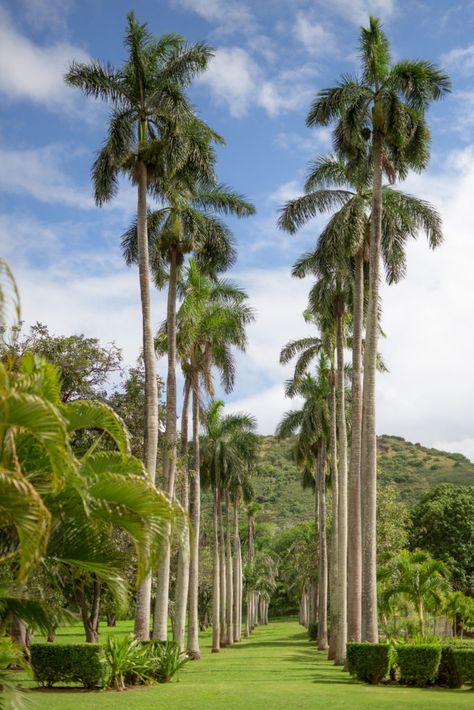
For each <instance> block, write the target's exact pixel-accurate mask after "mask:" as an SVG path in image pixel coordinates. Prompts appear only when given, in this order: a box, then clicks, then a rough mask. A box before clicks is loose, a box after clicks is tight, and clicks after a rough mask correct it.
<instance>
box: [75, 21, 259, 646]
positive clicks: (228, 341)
mask: <svg viewBox="0 0 474 710" xmlns="http://www.w3.org/2000/svg"><path fill="white" fill-rule="evenodd" d="M124 42H125V47H126V50H127V59H126V61H125V63H124V64H123V65H122V67H120V68H114V67H111V66H110V65H109V64H101V63H97V62H94V63H89V64H76V63H74V64H73V65H72V66H71V67H70V70H69V72H68V73H67V75H66V82H67V83H68V84H70V85H72V86H75V87H78V88H80V89H81V90H82V91H83V92H84V93H86V94H87V95H91V96H93V97H96V98H100V99H103V100H104V101H106V102H107V103H108V104H109V105H110V106H111V113H110V119H109V125H108V134H107V137H106V140H105V143H104V145H103V147H102V148H101V150H100V151H99V153H98V155H97V158H96V160H95V162H94V165H93V169H92V180H93V184H94V191H95V199H96V202H97V204H98V205H99V206H100V205H102V204H104V203H105V202H107V201H109V200H111V199H112V198H114V197H115V195H116V193H117V190H118V180H119V178H120V176H121V175H124V176H125V177H126V178H128V179H129V180H131V181H132V183H133V184H135V185H136V186H137V216H136V219H135V220H134V222H133V224H132V225H131V226H130V228H129V229H128V230H127V232H126V233H125V234H124V236H123V242H122V246H123V253H124V256H125V259H126V261H127V263H129V264H132V263H135V264H137V265H138V270H139V277H140V293H141V305H142V317H143V360H144V365H145V400H146V406H145V422H146V423H145V432H144V439H145V447H144V450H145V456H144V464H145V467H146V469H147V470H148V472H149V475H150V477H151V479H152V481H153V482H155V474H157V476H156V483H157V484H158V485H159V486H160V487H161V488H162V489H163V490H164V491H166V492H167V495H168V496H169V498H170V499H174V498H175V497H176V496H177V494H178V496H179V499H180V501H181V503H182V505H183V507H184V508H186V509H189V520H190V529H189V530H187V531H186V532H185V534H184V540H183V545H182V547H181V549H180V552H179V560H178V573H177V599H176V614H175V621H174V636H175V638H176V640H177V641H178V642H179V644H180V646H181V647H182V648H184V646H185V642H184V635H185V620H186V616H187V617H188V639H187V649H188V652H189V653H190V654H191V655H192V656H194V657H195V658H198V657H199V654H200V651H199V641H198V628H199V625H198V570H199V526H200V497H201V492H200V476H201V466H202V465H203V462H204V461H206V464H205V466H206V470H205V472H204V470H203V475H204V474H205V475H207V476H208V480H209V482H210V485H211V486H212V487H213V488H214V491H215V496H216V511H215V512H216V515H217V518H218V521H219V520H220V523H218V524H217V526H216V531H217V529H218V528H219V529H220V538H219V539H218V540H217V541H216V550H217V548H218V544H217V543H218V542H219V541H220V545H221V548H222V550H221V560H222V562H221V563H220V568H221V570H222V572H220V573H219V574H217V573H216V574H217V576H216V580H219V584H220V587H221V588H222V589H224V588H225V581H224V580H225V572H224V570H227V574H228V575H229V578H230V577H231V576H232V573H233V569H234V568H236V569H237V574H235V573H234V576H235V577H236V579H237V578H241V576H242V574H241V563H240V562H239V561H238V560H239V555H238V554H234V559H233V560H231V554H230V552H229V547H231V545H230V528H229V526H228V528H227V543H226V544H223V537H224V532H223V531H224V526H223V524H222V513H221V507H220V497H219V496H221V495H222V492H223V490H224V488H223V486H224V487H225V486H230V485H231V484H230V482H229V481H230V478H229V476H231V477H233V479H232V480H233V483H232V485H233V486H234V488H233V496H234V500H237V503H234V504H235V505H236V506H237V510H238V497H239V495H240V493H237V491H238V490H239V486H241V484H239V483H238V476H239V475H240V473H238V471H237V467H236V466H234V468H235V471H232V472H231V470H230V468H231V467H230V464H231V462H229V463H225V464H224V463H223V462H220V461H219V462H218V461H217V459H216V462H214V463H213V460H212V456H211V454H210V451H211V449H212V447H211V446H210V440H211V438H212V436H213V433H214V432H213V429H212V426H213V423H214V424H215V420H214V419H213V418H212V417H211V418H210V419H208V420H207V421H208V425H209V426H210V427H211V428H210V429H208V432H207V437H206V439H205V441H206V442H207V443H206V447H207V448H206V451H205V452H203V455H202V454H201V451H200V441H199V427H200V419H201V410H202V403H201V393H202V391H204V392H205V393H207V394H210V395H212V394H213V389H214V385H213V376H212V373H213V370H214V369H217V371H218V372H219V373H220V377H221V382H222V385H223V388H224V390H225V391H230V390H231V389H232V386H233V382H234V371H235V365H234V361H233V357H232V353H231V348H232V346H235V347H236V348H238V349H241V350H242V349H243V348H244V346H245V326H246V325H247V324H248V323H249V322H250V321H251V320H252V318H253V316H252V312H251V310H250V308H249V307H248V305H247V304H246V298H247V297H246V294H245V293H244V292H243V291H242V290H240V289H238V288H237V287H236V286H235V285H234V284H231V283H230V282H226V281H224V280H222V279H220V278H219V277H218V274H219V273H220V272H222V271H224V270H226V269H228V268H229V267H230V266H231V265H232V264H233V263H234V261H235V257H236V252H235V247H234V243H233V239H232V234H231V232H230V230H229V229H228V227H227V226H226V225H225V224H224V223H223V222H222V220H221V218H220V215H228V214H232V215H234V216H237V217H245V216H248V215H251V214H253V212H254V207H253V205H252V204H251V203H249V202H248V201H247V200H246V199H244V198H243V197H242V196H241V195H239V194H237V193H235V192H234V191H232V190H231V189H230V188H228V187H227V186H226V185H223V184H219V183H218V181H217V177H216V173H215V164H216V152H215V146H216V145H218V144H222V143H223V139H222V138H221V137H220V136H219V135H218V134H217V133H215V132H214V131H213V130H212V129H211V128H210V127H209V126H208V125H207V124H206V123H205V122H204V121H202V120H201V119H200V118H198V117H197V115H196V113H195V110H194V108H193V106H192V105H191V104H190V102H189V99H188V98H187V96H186V93H185V90H186V88H187V87H188V86H189V85H190V83H191V81H192V80H193V78H194V77H196V76H197V75H198V74H199V73H201V72H203V71H204V70H205V69H206V66H207V63H208V61H209V59H210V58H211V57H212V54H213V52H212V50H211V49H210V48H209V47H208V46H207V45H206V44H205V43H195V44H187V43H186V42H185V41H184V40H183V38H182V37H180V36H179V35H176V34H167V35H163V36H162V37H160V38H155V37H154V36H152V35H151V34H150V33H149V32H148V29H147V27H146V25H141V24H139V23H138V22H137V21H136V19H135V16H134V14H133V13H130V14H129V15H128V18H127V31H126V34H125V40H124ZM149 198H152V199H153V201H154V203H155V205H157V208H156V209H153V210H151V209H150V207H149V205H148V201H149ZM190 256H192V259H191V260H190V261H189V264H188V266H187V267H186V268H185V261H186V260H187V259H189V257H190ZM151 278H153V281H154V283H155V285H156V286H157V287H158V288H163V287H164V286H166V287H167V314H166V322H165V325H164V326H163V327H162V328H161V329H160V331H159V333H158V335H157V336H156V337H155V334H154V332H153V319H152V314H151V302H150V279H151ZM178 297H180V298H181V300H182V303H181V306H180V308H179V309H178V308H177V302H178ZM157 351H158V352H159V353H162V354H165V353H166V355H167V360H168V369H167V381H166V417H165V429H164V434H163V437H162V442H161V443H160V448H159V449H158V434H159V426H158V391H157V377H156V364H155V353H156V352H157ZM178 361H179V362H180V365H181V369H182V373H183V378H184V398H183V399H184V401H183V408H182V414H181V443H180V444H178V435H177V385H176V370H177V362H178ZM190 406H191V407H192V421H193V424H192V429H193V436H192V440H193V445H192V456H191V463H190V466H188V460H187V453H188V416H189V415H188V410H189V407H190ZM216 407H217V405H216ZM216 417H217V420H219V408H218V407H217V409H216ZM217 420H216V421H217ZM240 424H241V425H242V431H243V430H244V429H246V430H247V434H249V436H250V435H252V436H254V435H253V433H252V429H253V422H251V421H250V420H248V421H247V422H244V421H241V422H240ZM216 445H217V444H216ZM219 445H220V444H219ZM158 450H159V451H160V456H159V461H158ZM229 455H231V454H230V453H229ZM232 455H233V456H234V458H235V453H234V454H232ZM206 457H207V458H206ZM157 465H158V468H157ZM178 466H181V468H182V469H183V470H182V471H181V476H180V490H179V492H178V491H177V490H176V481H177V471H178ZM222 467H223V468H222ZM225 490H226V492H225V501H224V502H225V503H226V504H228V503H229V501H228V498H227V496H228V495H229V496H230V490H227V488H226V489H225ZM229 514H230V512H229V508H228V507H227V516H228V515H229ZM219 526H220V527H219ZM191 531H192V534H191ZM216 534H217V533H216ZM235 544H236V545H237V542H236V543H235ZM226 554H227V558H228V559H227V564H226V560H225V556H226ZM170 563H171V548H170V542H169V539H168V538H167V539H166V540H165V550H164V554H163V556H162V558H161V562H160V565H159V568H158V572H157V579H156V581H157V593H156V599H155V607H154V619H153V638H154V639H157V640H166V638H167V634H168V611H169V592H170ZM239 564H240V567H239ZM215 566H216V569H217V568H218V567H219V564H218V563H217V561H216V560H215ZM239 570H240V571H239ZM219 584H217V586H216V588H219ZM227 586H228V588H229V592H228V598H227V600H226V599H224V598H223V601H222V603H221V607H222V609H223V610H225V608H226V606H227V622H226V623H227V627H228V629H229V631H228V632H226V633H227V637H228V636H229V635H231V626H232V624H231V623H230V620H231V611H230V610H231V609H232V607H233V603H232V601H231V600H232V597H231V596H230V595H231V588H232V585H230V584H227ZM239 594H240V597H241V591H240V592H239V590H238V589H236V590H235V591H234V597H238V595H239ZM150 602H151V576H148V577H147V578H146V579H145V580H144V581H143V582H141V584H140V585H139V587H138V591H137V598H136V617H135V635H136V636H137V638H140V639H143V640H145V639H148V637H149V623H150V611H151V605H150ZM223 614H224V616H223V618H225V611H224V612H223ZM222 626H224V621H222Z"/></svg>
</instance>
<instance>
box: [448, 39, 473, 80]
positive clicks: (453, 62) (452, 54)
mask: <svg viewBox="0 0 474 710" xmlns="http://www.w3.org/2000/svg"><path fill="white" fill-rule="evenodd" d="M441 62H442V63H443V64H445V65H446V66H448V67H453V68H455V69H457V70H458V71H460V72H461V73H462V74H471V73H472V69H473V68H474V44H470V45H469V46H468V47H455V48H454V49H451V51H449V52H447V53H446V54H443V55H442V57H441Z"/></svg>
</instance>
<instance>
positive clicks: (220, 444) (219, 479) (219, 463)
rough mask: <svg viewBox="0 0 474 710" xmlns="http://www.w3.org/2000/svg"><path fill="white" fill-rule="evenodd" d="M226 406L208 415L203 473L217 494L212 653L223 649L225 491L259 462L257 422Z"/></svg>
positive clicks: (220, 404)
mask: <svg viewBox="0 0 474 710" xmlns="http://www.w3.org/2000/svg"><path fill="white" fill-rule="evenodd" d="M223 407H224V404H223V402H222V401H220V400H217V401H215V402H211V403H210V405H209V407H208V408H207V410H206V411H205V412H204V417H203V423H204V437H203V440H202V461H201V470H202V472H203V475H204V477H205V480H206V481H207V483H208V485H209V486H210V487H211V489H212V491H213V500H214V505H213V531H214V532H213V555H214V565H213V568H214V584H213V605H212V609H213V615H212V627H213V628H212V651H213V652H214V653H216V652H218V651H219V650H220V637H221V634H220V625H221V624H220V622H221V615H220V595H221V590H220V581H221V576H220V557H219V552H220V539H219V529H220V525H219V517H220V504H221V494H222V490H224V489H225V486H226V483H227V481H229V480H230V479H231V478H232V477H233V475H232V474H233V471H238V470H239V469H241V468H247V467H248V466H250V465H252V463H253V462H254V461H255V457H256V450H257V442H258V438H257V435H256V433H255V429H256V422H255V420H254V419H253V417H251V416H250V415H248V414H228V415H224V414H222V409H223Z"/></svg>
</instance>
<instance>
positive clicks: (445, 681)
mask: <svg viewBox="0 0 474 710" xmlns="http://www.w3.org/2000/svg"><path fill="white" fill-rule="evenodd" d="M436 683H437V684H438V685H443V686H444V687H446V688H460V687H461V686H462V684H463V681H462V678H461V676H460V675H459V673H458V669H457V665H456V662H455V660H454V648H453V647H452V646H443V648H442V650H441V661H440V663H439V668H438V677H437V678H436Z"/></svg>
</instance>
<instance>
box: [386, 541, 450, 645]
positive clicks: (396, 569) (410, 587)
mask: <svg viewBox="0 0 474 710" xmlns="http://www.w3.org/2000/svg"><path fill="white" fill-rule="evenodd" d="M448 575H449V572H448V569H447V567H446V565H445V564H444V563H443V562H440V561H439V560H435V559H433V557H431V555H430V554H429V553H428V552H424V551H423V550H415V551H414V552H409V551H408V550H400V552H398V553H395V554H392V555H389V556H388V558H387V560H386V562H385V564H384V565H383V567H382V568H381V570H380V572H379V578H380V581H381V583H382V585H383V586H382V596H383V599H384V601H385V602H387V601H389V600H390V599H392V597H401V598H404V599H406V600H407V601H409V602H411V603H412V604H413V605H414V607H415V609H416V612H417V614H418V623H419V629H420V636H424V635H425V612H426V609H432V610H436V609H439V608H441V605H442V603H443V601H444V595H445V593H446V592H447V591H448V590H449V584H448V581H447V580H448Z"/></svg>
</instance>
